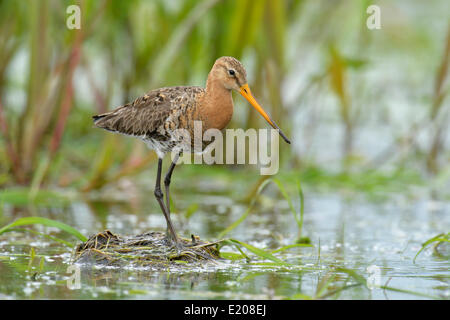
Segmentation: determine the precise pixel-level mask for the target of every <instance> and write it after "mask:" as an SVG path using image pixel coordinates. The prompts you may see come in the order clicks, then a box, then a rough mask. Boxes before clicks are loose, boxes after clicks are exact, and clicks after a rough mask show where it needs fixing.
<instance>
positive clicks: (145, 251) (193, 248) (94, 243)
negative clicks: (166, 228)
mask: <svg viewBox="0 0 450 320" xmlns="http://www.w3.org/2000/svg"><path fill="white" fill-rule="evenodd" d="M181 241H182V243H183V244H184V245H185V248H184V249H182V250H180V249H178V248H176V247H175V246H172V245H170V244H169V243H168V241H167V239H166V236H165V234H164V233H162V232H146V233H143V234H140V235H136V236H129V237H122V236H119V235H116V234H114V233H112V232H111V231H109V230H105V231H103V232H100V233H98V234H95V235H92V236H91V237H89V239H88V240H87V241H86V242H83V243H81V244H79V245H77V247H76V248H75V252H74V259H73V260H74V262H76V263H83V264H89V265H104V266H117V267H119V266H124V265H131V266H135V267H152V268H166V267H168V266H170V265H173V264H180V263H190V264H191V265H192V263H195V262H208V261H214V260H217V259H219V258H220V256H219V250H218V242H205V241H201V240H200V239H199V238H198V237H195V236H194V235H192V238H191V239H190V240H188V239H183V238H181Z"/></svg>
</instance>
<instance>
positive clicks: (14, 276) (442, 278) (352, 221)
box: [0, 182, 450, 299]
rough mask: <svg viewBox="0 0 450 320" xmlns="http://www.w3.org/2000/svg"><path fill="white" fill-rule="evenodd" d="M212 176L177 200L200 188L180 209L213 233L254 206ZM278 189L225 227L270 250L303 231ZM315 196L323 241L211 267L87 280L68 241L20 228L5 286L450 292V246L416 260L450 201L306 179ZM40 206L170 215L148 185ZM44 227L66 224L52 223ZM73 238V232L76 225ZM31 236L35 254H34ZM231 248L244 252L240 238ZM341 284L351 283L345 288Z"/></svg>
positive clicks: (0, 276)
mask: <svg viewBox="0 0 450 320" xmlns="http://www.w3.org/2000/svg"><path fill="white" fill-rule="evenodd" d="M198 185H199V186H201V185H202V183H201V182H198ZM208 188H209V190H210V192H209V193H208V192H202V194H200V195H198V199H196V198H195V197H193V196H192V194H189V195H188V194H184V193H182V192H180V191H177V192H175V194H176V195H177V196H176V197H177V198H176V199H177V205H178V206H179V207H182V208H186V207H187V206H188V205H189V203H192V201H195V200H199V201H200V200H201V205H199V208H198V210H197V211H196V212H195V213H194V214H193V215H192V216H191V218H190V219H189V220H187V219H185V218H184V217H182V215H181V214H178V215H177V214H174V221H175V224H176V225H177V226H178V229H179V233H181V234H183V235H184V236H189V235H190V234H191V233H193V234H196V235H199V236H200V237H201V238H202V239H207V240H215V239H216V238H215V237H217V234H218V233H219V232H220V231H222V230H223V229H224V228H225V227H226V226H228V225H229V224H230V223H231V222H233V221H235V220H236V219H238V218H239V216H240V215H241V214H242V213H243V212H244V211H245V209H246V206H245V205H243V204H240V203H235V202H234V201H232V200H231V197H230V196H228V195H227V194H224V193H223V192H220V190H222V191H223V190H226V188H223V186H222V187H221V186H220V182H219V183H218V185H216V188H212V187H211V185H209V187H208ZM218 190H219V191H218ZM274 195H276V193H273V194H272V193H271V192H265V195H263V196H262V197H261V201H260V205H259V206H257V207H255V209H254V210H252V212H251V214H250V215H249V216H248V217H247V219H246V220H245V221H244V222H243V223H242V224H241V225H239V226H238V227H237V228H236V229H235V230H233V231H232V232H231V233H230V234H229V235H227V236H229V237H231V238H234V239H238V240H240V241H244V242H247V243H249V244H251V245H253V246H255V247H258V248H262V249H265V250H273V249H277V248H280V247H282V246H285V245H289V244H292V243H293V242H294V241H295V239H296V237H297V235H298V232H297V229H296V224H295V221H294V218H293V216H292V214H291V212H290V211H289V209H288V206H287V202H286V201H281V200H278V199H275V198H273V196H274ZM305 196H306V208H305V221H304V229H303V235H305V236H308V237H309V238H310V239H311V243H312V244H313V245H314V247H311V248H307V247H305V248H291V249H289V250H286V251H283V252H280V253H276V254H275V256H277V257H278V258H280V259H282V260H284V261H286V262H288V263H290V264H292V265H290V266H277V265H270V264H263V265H262V264H261V262H270V261H262V260H259V259H258V258H257V257H256V256H255V255H253V254H251V253H248V254H249V256H250V257H252V258H253V259H252V260H251V261H249V262H247V261H245V260H239V261H226V260H224V261H220V262H219V263H218V264H210V265H206V266H204V267H201V268H199V267H192V268H186V266H184V265H180V266H175V267H173V268H170V270H166V271H155V270H151V269H132V268H121V269H114V268H89V267H81V268H80V269H79V271H80V273H79V275H80V283H79V284H80V287H79V288H77V287H76V284H77V283H76V282H74V281H72V280H71V279H72V278H71V276H72V277H73V275H74V274H75V273H74V271H70V269H69V270H68V267H69V266H71V259H70V258H71V249H70V248H68V247H66V246H64V245H61V244H59V243H57V242H54V241H52V240H48V239H45V238H42V237H39V236H36V235H33V234H30V233H24V232H10V233H6V234H4V235H2V236H1V237H0V298H2V299H5V298H6V299H91V298H100V299H129V298H132V299H286V298H304V297H306V296H309V297H314V295H315V294H316V293H317V291H318V290H319V289H318V288H320V287H321V286H322V285H323V284H325V286H324V289H323V290H324V291H322V293H324V292H325V293H329V294H328V295H325V296H324V297H326V298H331V299H336V298H337V299H427V298H444V299H449V297H450V286H449V282H450V268H449V267H450V263H449V248H448V246H447V247H445V246H440V247H439V248H438V249H439V251H438V252H440V254H438V253H436V252H434V251H433V250H432V249H431V247H430V248H429V249H427V250H425V251H423V252H422V253H421V254H420V255H419V256H418V258H417V260H416V261H415V263H414V262H413V259H414V257H415V255H416V254H417V252H418V251H419V250H420V248H421V244H422V243H423V242H424V241H426V240H427V239H429V238H431V237H433V236H435V235H437V234H439V233H442V232H447V231H448V229H449V227H450V214H449V213H450V205H449V204H448V203H445V202H439V201H431V200H423V199H420V198H415V197H411V196H406V195H398V196H391V197H390V198H389V199H385V200H382V201H371V200H368V199H367V197H366V196H364V195H358V194H353V195H348V194H344V193H342V194H329V193H325V194H324V193H313V192H311V191H308V188H307V187H306V188H305ZM33 210H34V214H36V215H40V216H45V217H48V218H52V219H56V220H59V221H63V222H65V223H68V224H70V225H72V226H74V227H75V228H77V229H78V230H80V231H81V232H82V233H84V234H85V235H90V234H93V233H97V232H100V231H102V230H104V229H110V230H111V231H113V232H115V233H118V234H123V235H125V234H138V233H141V232H144V231H148V230H150V229H159V230H162V229H163V228H164V223H165V222H164V218H163V215H162V214H161V213H160V212H159V210H158V207H157V205H156V204H155V203H154V201H153V199H152V198H151V197H146V196H145V195H141V196H140V197H138V198H136V199H128V201H126V202H123V201H117V202H111V201H108V202H96V203H91V202H83V201H76V202H73V203H72V204H71V205H70V206H68V207H66V208H46V207H41V208H34V209H33ZM3 211H4V217H6V218H8V220H12V219H13V218H14V217H20V216H23V215H27V213H29V212H30V208H22V209H19V210H17V209H16V210H13V209H12V207H8V206H6V205H5V208H4V210H3ZM35 230H38V231H46V232H49V231H51V234H52V235H56V236H58V237H61V238H64V236H65V235H64V234H63V233H59V232H58V231H57V230H53V229H52V228H42V229H40V228H35ZM64 239H66V240H69V241H71V242H73V243H74V242H75V241H74V240H73V238H70V237H66V238H64ZM31 247H33V248H34V250H35V253H36V257H35V258H34V260H33V261H32V262H31V263H30V256H29V253H30V249H31ZM222 250H223V251H228V252H238V251H236V249H235V248H232V247H224V248H223V249H222ZM41 259H43V262H41ZM338 268H346V269H352V270H354V271H355V272H357V273H358V274H359V275H361V276H363V277H364V278H366V279H367V281H366V282H367V283H366V284H364V285H357V282H356V281H355V280H354V279H353V278H351V277H349V275H348V274H346V273H345V272H342V271H340V270H337V269H338ZM352 285H354V286H352ZM377 285H381V286H383V285H386V286H388V287H390V288H394V289H393V290H390V289H389V290H384V289H381V288H378V287H377ZM343 286H348V287H346V289H344V290H339V289H340V288H341V287H343ZM397 289H399V290H397ZM333 290H335V291H336V293H335V294H333ZM319 291H320V290H319Z"/></svg>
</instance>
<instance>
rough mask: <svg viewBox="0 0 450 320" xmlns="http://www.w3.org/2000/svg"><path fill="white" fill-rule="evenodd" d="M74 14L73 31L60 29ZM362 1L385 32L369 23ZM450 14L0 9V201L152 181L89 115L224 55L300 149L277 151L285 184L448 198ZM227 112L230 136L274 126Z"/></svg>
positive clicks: (130, 148)
mask: <svg viewBox="0 0 450 320" xmlns="http://www.w3.org/2000/svg"><path fill="white" fill-rule="evenodd" d="M71 4H77V5H78V6H79V7H80V9H81V29H79V30H76V29H75V30H69V29H68V28H67V26H66V20H67V19H68V18H69V16H70V14H69V13H67V12H66V9H67V7H68V6H69V5H71ZM371 4H376V5H378V6H379V7H380V8H381V29H375V30H369V29H368V28H367V26H366V20H367V19H368V17H369V16H370V14H368V13H367V12H366V9H367V7H368V6H369V5H371ZM448 9H449V7H448V2H447V1H445V0H442V1H426V2H425V1H419V0H416V1H355V0H341V1H326V0H321V1H319V0H304V1H300V0H297V1H296V0H290V1H289V0H286V1H269V0H258V1H251V0H239V1H237V0H222V1H220V0H205V1H191V0H185V1H181V0H180V1H176V0H152V1H145V0H131V1H106V0H103V1H102V0H99V1H97V0H96V1H93V0H80V1H61V0H39V1H31V0H30V1H13V0H3V1H0V188H11V187H16V186H24V187H27V188H30V189H31V191H33V192H36V191H37V190H39V189H41V188H70V189H73V190H79V191H91V190H95V189H100V188H102V187H104V186H105V185H110V186H114V184H116V183H118V182H119V181H120V180H121V179H123V178H124V177H128V176H133V175H137V174H139V173H141V172H143V171H145V170H148V169H149V167H150V166H151V163H153V162H154V160H155V155H154V153H153V152H152V151H149V150H147V149H146V147H145V145H144V144H143V143H142V142H141V141H137V140H135V139H131V138H126V137H122V136H119V135H113V134H110V133H106V132H104V131H102V130H99V129H94V128H93V125H92V121H91V116H92V115H93V114H97V113H101V112H105V111H107V110H111V109H113V108H115V107H117V106H119V105H121V104H123V103H126V102H129V101H131V100H133V99H134V98H136V97H138V96H140V95H142V94H144V93H145V92H147V91H149V90H151V89H155V88H158V87H162V86H172V85H200V86H204V84H205V81H206V76H207V74H208V72H209V70H210V68H211V66H212V64H213V63H214V61H215V59H217V58H218V57H220V56H224V55H230V56H234V57H236V58H238V59H240V60H241V61H242V62H243V63H244V65H245V66H246V68H247V71H248V78H249V84H250V87H251V88H252V91H253V93H254V95H255V96H256V97H257V99H258V100H259V101H260V103H261V104H262V105H263V107H264V108H265V109H266V110H267V111H268V112H269V113H270V114H271V115H272V116H273V118H274V120H275V121H276V122H277V123H279V125H280V127H282V128H283V130H285V131H286V132H287V133H288V136H290V137H291V140H292V141H293V144H292V146H290V147H289V146H287V145H286V144H284V143H283V142H282V141H280V146H281V149H282V158H281V168H280V173H281V172H284V173H287V172H288V173H290V174H293V175H294V176H295V175H297V174H298V175H300V174H305V172H306V173H308V174H310V176H311V175H319V176H324V177H331V178H332V180H333V181H334V183H338V184H339V183H340V182H343V183H345V181H346V179H348V175H351V176H352V177H356V178H354V180H356V181H357V182H358V183H359V182H361V181H367V180H368V179H369V178H370V177H372V178H373V174H374V172H375V174H376V175H383V177H388V178H387V179H388V180H389V179H391V180H395V181H399V180H401V179H402V178H401V177H404V176H407V177H413V178H412V180H414V181H431V182H432V183H433V184H434V185H435V186H436V187H438V188H442V186H448V185H449V183H448V180H449V179H448V177H449V176H450V165H449V163H450V161H449V159H450V152H449V139H448V138H449V130H448V127H449V109H450V105H449V99H448V92H449V88H450V86H449V80H448V72H449V71H448V67H449V66H448V65H449V55H450V29H449V25H450V24H449V21H450V10H448ZM234 100H235V115H234V117H233V120H232V123H231V125H230V127H232V128H233V127H234V128H237V127H242V128H245V129H246V128H261V127H267V125H266V123H265V122H264V120H263V119H261V117H260V116H259V115H258V114H257V113H256V112H254V110H252V108H251V107H250V106H249V105H248V103H247V102H246V101H245V100H244V99H242V98H241V97H240V96H238V95H235V99H234ZM183 167H184V166H183ZM202 167H204V166H202ZM214 167H215V168H217V170H231V169H232V170H234V171H236V170H237V171H238V172H239V171H241V172H242V171H243V170H244V169H245V167H244V166H236V167H232V166H225V165H224V166H219V165H217V166H213V167H210V168H209V169H208V171H209V172H210V170H214ZM177 170H178V169H177ZM204 170H207V169H204ZM180 171H181V172H183V168H181V169H180ZM201 173H202V169H197V171H196V174H201ZM253 173H254V175H255V176H257V175H258V171H257V170H256V169H255V170H254V172H253ZM402 181H406V182H408V183H409V181H410V180H409V178H407V179H405V180H402ZM149 185H151V186H152V185H153V181H152V182H151V183H149ZM358 186H359V187H361V185H360V184H358ZM362 187H364V185H362Z"/></svg>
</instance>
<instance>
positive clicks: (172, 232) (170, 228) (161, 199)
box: [155, 158, 178, 244]
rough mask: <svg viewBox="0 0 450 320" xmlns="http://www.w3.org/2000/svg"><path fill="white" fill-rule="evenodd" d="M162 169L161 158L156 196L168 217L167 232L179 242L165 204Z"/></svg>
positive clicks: (160, 160) (165, 215)
mask: <svg viewBox="0 0 450 320" xmlns="http://www.w3.org/2000/svg"><path fill="white" fill-rule="evenodd" d="M161 170H162V159H161V158H160V159H158V173H157V176H156V186H155V197H156V200H157V201H158V203H159V206H160V207H161V210H162V211H163V213H164V217H165V218H166V222H167V233H168V235H169V236H170V238H171V239H172V240H173V241H174V242H175V243H176V244H177V243H178V237H177V234H176V232H175V229H174V227H173V224H172V221H171V220H170V215H169V212H168V210H167V208H166V207H165V206H164V195H163V193H162V191H161Z"/></svg>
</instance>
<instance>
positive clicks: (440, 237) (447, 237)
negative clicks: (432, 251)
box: [413, 232, 450, 263]
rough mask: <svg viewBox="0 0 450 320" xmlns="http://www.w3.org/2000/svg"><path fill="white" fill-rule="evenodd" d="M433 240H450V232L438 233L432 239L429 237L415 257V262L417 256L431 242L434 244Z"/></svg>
mask: <svg viewBox="0 0 450 320" xmlns="http://www.w3.org/2000/svg"><path fill="white" fill-rule="evenodd" d="M433 242H450V232H449V233H447V234H444V233H441V234H438V235H437V236H434V237H433V238H431V239H428V240H427V241H425V242H424V243H423V244H422V248H420V250H419V251H418V252H417V254H416V256H415V257H414V259H413V263H415V262H416V258H417V256H418V255H419V254H420V253H421V252H422V251H423V250H425V248H426V247H428V246H429V245H430V244H432V243H433Z"/></svg>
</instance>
